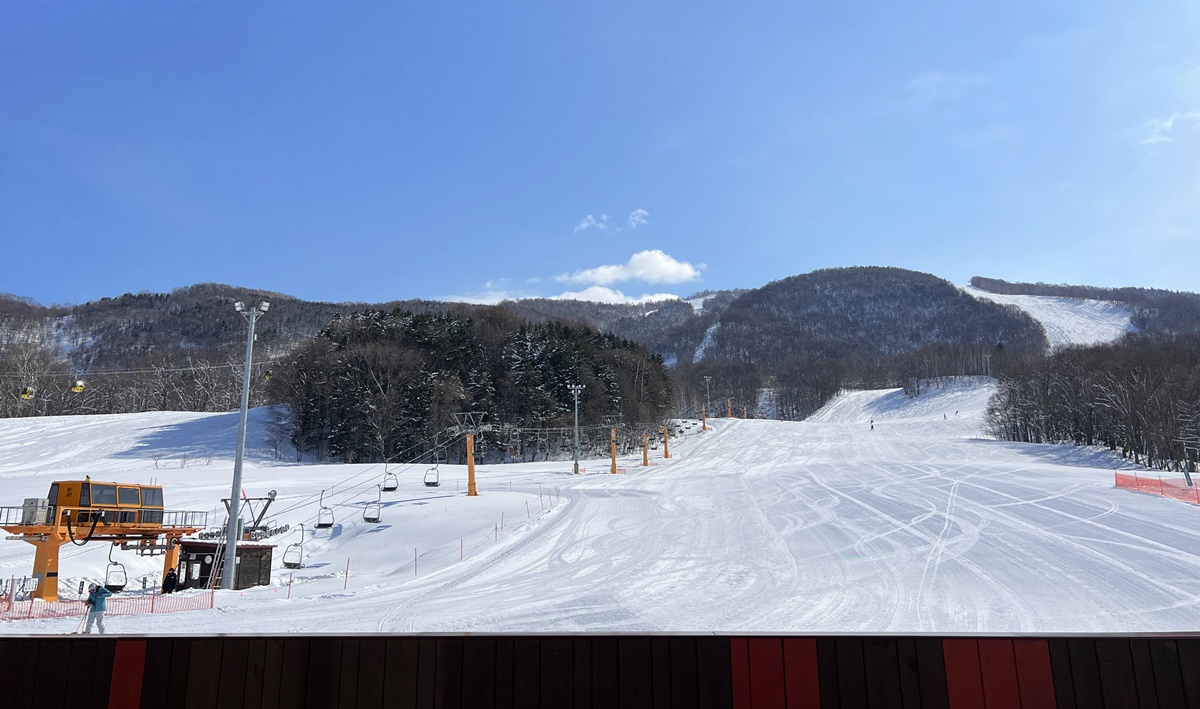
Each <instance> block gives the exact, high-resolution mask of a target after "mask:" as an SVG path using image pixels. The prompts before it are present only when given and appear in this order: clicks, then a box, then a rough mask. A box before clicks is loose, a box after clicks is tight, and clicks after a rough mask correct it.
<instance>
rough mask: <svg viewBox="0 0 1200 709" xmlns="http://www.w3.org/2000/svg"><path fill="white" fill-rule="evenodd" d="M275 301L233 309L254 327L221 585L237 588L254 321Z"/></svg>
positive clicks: (248, 350) (244, 375) (244, 379)
mask: <svg viewBox="0 0 1200 709" xmlns="http://www.w3.org/2000/svg"><path fill="white" fill-rule="evenodd" d="M270 307H271V304H270V303H268V302H267V301H265V300H264V301H263V302H261V303H259V304H258V307H254V306H251V307H250V309H249V310H247V309H246V304H245V303H243V302H242V301H240V300H239V301H238V302H236V303H234V304H233V309H234V310H236V311H238V312H239V313H241V314H242V317H244V318H246V322H248V323H250V327H249V329H248V331H247V333H246V368H245V369H244V370H243V371H242V410H241V415H240V417H239V418H238V432H237V450H236V452H235V453H234V455H233V491H232V492H230V493H229V526H228V527H227V528H226V530H225V564H224V566H223V570H222V572H221V588H224V589H228V590H233V584H234V576H236V575H237V543H238V539H237V533H238V522H239V521H240V520H241V517H240V516H239V514H240V512H239V510H238V503H239V502H240V501H241V499H242V495H241V491H242V458H243V456H244V455H245V454H246V419H247V418H248V417H249V411H250V365H251V362H252V361H253V357H254V323H255V322H257V321H258V319H259V318H261V317H262V316H263V315H265V314H266V313H267V310H269V309H270Z"/></svg>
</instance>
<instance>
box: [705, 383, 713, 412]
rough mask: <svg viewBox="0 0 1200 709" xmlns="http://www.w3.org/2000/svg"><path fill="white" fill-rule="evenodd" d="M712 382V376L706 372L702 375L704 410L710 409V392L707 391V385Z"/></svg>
mask: <svg viewBox="0 0 1200 709" xmlns="http://www.w3.org/2000/svg"><path fill="white" fill-rule="evenodd" d="M711 384H712V377H711V376H710V375H708V374H705V375H704V410H705V411H709V410H711V409H712V392H711V391H709V385H711Z"/></svg>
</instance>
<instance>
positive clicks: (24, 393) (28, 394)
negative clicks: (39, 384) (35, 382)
mask: <svg viewBox="0 0 1200 709" xmlns="http://www.w3.org/2000/svg"><path fill="white" fill-rule="evenodd" d="M35 394H37V389H34V388H33V387H25V388H24V389H22V390H21V398H22V399H24V400H26V401H29V400H30V399H32V398H33V397H34V395H35Z"/></svg>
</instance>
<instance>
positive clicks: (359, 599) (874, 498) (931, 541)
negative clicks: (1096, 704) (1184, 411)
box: [0, 379, 1200, 634]
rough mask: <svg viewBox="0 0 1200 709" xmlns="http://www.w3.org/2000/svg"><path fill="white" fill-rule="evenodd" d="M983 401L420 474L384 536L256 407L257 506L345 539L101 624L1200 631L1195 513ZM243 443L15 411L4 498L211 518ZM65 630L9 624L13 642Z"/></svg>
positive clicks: (94, 561)
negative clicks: (105, 504) (254, 582)
mask: <svg viewBox="0 0 1200 709" xmlns="http://www.w3.org/2000/svg"><path fill="white" fill-rule="evenodd" d="M990 393H991V387H990V385H989V384H988V383H987V382H986V381H985V380H983V379H971V380H962V381H958V382H950V383H948V384H947V385H946V386H945V387H943V388H940V389H931V390H928V391H926V392H925V393H923V394H922V395H921V396H920V397H918V398H916V399H909V398H908V397H905V396H904V395H903V393H901V392H898V391H873V392H847V393H844V394H843V395H841V396H839V397H838V398H837V399H836V400H834V401H832V402H830V404H829V405H828V406H827V407H825V408H824V409H823V410H822V411H820V412H818V413H817V414H816V415H814V416H813V417H812V419H811V420H809V421H806V422H803V423H788V422H779V421H761V420H750V421H743V420H721V419H717V420H710V424H711V425H712V427H713V430H711V431H709V432H707V433H701V432H700V428H699V426H695V427H692V428H687V429H685V431H686V432H685V434H684V435H683V436H682V437H681V438H679V439H676V440H674V441H672V444H671V454H672V456H673V457H672V458H671V459H670V460H663V459H662V458H661V453H662V451H661V449H660V450H658V451H655V452H653V453H652V456H653V462H656V463H658V465H656V466H653V467H649V468H641V467H638V464H639V463H640V456H639V458H638V459H633V458H630V459H623V460H622V461H621V465H622V466H624V467H625V468H626V469H627V474H626V475H615V476H614V475H608V474H603V473H604V472H606V471H607V465H606V461H586V462H585V463H584V467H585V468H586V469H587V472H588V474H587V475H585V476H579V477H575V476H572V475H570V474H569V473H568V470H569V463H568V462H562V463H556V462H550V463H536V464H525V465H510V466H500V465H496V466H484V467H483V468H482V469H481V471H480V474H479V480H480V490H481V494H480V496H478V497H474V498H469V497H466V496H465V494H464V493H463V490H464V489H465V485H463V478H464V476H465V473H464V471H463V469H462V468H457V467H452V466H442V483H443V484H442V486H441V487H440V488H426V487H425V486H424V485H423V484H422V483H421V477H422V475H423V474H424V472H425V468H426V467H428V466H416V467H413V468H409V469H403V470H402V471H401V474H400V480H401V487H400V490H399V491H398V492H396V493H394V494H392V495H390V496H387V497H385V498H384V499H385V501H386V503H385V507H384V509H383V522H382V523H381V524H377V525H376V524H367V523H365V522H363V521H362V519H361V507H360V506H356V505H360V504H361V502H363V501H365V500H367V499H373V498H374V497H375V494H376V493H375V492H374V485H375V484H376V483H377V482H379V480H380V479H381V475H382V469H381V468H379V467H375V466H369V465H313V464H288V463H280V462H275V461H273V460H271V459H270V458H271V456H269V455H267V454H266V452H265V451H264V450H263V449H262V447H261V445H258V446H253V442H255V441H261V440H262V438H263V435H262V433H263V422H264V421H265V416H264V415H262V412H258V411H256V412H255V414H256V424H255V426H254V427H252V429H251V437H250V440H251V442H252V447H253V450H252V455H251V459H250V462H249V464H248V465H247V470H246V478H245V488H246V490H247V494H249V495H251V496H254V495H257V494H262V493H265V492H266V491H267V490H268V489H276V490H278V493H279V499H278V502H277V503H276V506H275V508H274V509H276V510H278V511H279V512H280V516H279V518H278V521H279V522H281V523H284V522H286V523H289V524H292V525H295V524H297V523H299V522H302V521H306V520H307V521H311V520H312V519H313V518H314V517H315V515H316V511H317V509H316V507H317V506H316V495H317V494H318V493H319V491H320V490H321V489H322V488H330V487H331V486H332V485H333V484H334V483H335V482H337V483H338V484H337V486H336V487H334V488H333V490H334V492H333V495H332V498H333V504H334V511H335V512H336V513H337V515H338V524H337V526H335V527H334V529H333V530H324V531H321V532H318V533H317V534H316V535H315V536H314V535H313V534H312V532H311V530H310V531H309V532H308V533H307V534H306V541H305V547H306V553H307V558H306V561H307V563H308V566H307V567H306V568H305V569H303V570H301V571H299V572H297V573H296V576H295V586H294V588H293V597H292V598H291V599H286V598H285V596H286V587H285V586H284V585H283V584H284V583H285V582H286V579H287V572H285V571H284V570H282V569H277V570H276V572H275V586H274V587H269V588H259V589H253V590H248V591H245V592H240V593H239V592H224V591H219V592H217V594H216V599H217V609H216V610H215V611H196V612H189V613H172V614H159V615H153V616H123V617H114V618H112V619H110V621H109V627H110V630H111V631H115V632H122V633H151V634H173V633H199V634H207V633H267V632H322V631H326V632H328V631H333V632H375V631H604V632H607V631H693V632H695V631H725V632H754V631H762V632H914V631H936V632H942V633H952V632H1035V631H1036V632H1058V631H1061V632H1088V631H1197V630H1200V587H1198V586H1197V584H1196V579H1197V578H1198V577H1200V536H1198V535H1197V534H1196V533H1195V530H1196V527H1197V523H1198V522H1200V508H1198V507H1195V506H1192V505H1187V504H1184V503H1181V502H1176V501H1173V500H1169V499H1164V498H1159V497H1155V496H1150V495H1144V494H1138V493H1135V492H1129V491H1126V490H1117V489H1114V487H1113V470H1114V468H1117V467H1121V462H1120V461H1119V460H1117V459H1115V458H1113V457H1111V456H1110V455H1108V454H1107V453H1105V452H1103V451H1094V450H1084V449H1077V448H1068V447H1060V446H1040V445H1027V444H1017V443H1007V442H998V441H992V440H986V439H984V438H981V437H980V430H981V425H982V415H983V411H984V408H985V406H986V403H987V399H988V397H989V396H990ZM872 421H873V425H874V430H872V429H871V425H872V423H871V422H872ZM235 428H236V416H234V415H232V414H222V415H205V414H165V413H163V414H143V415H133V416H97V417H77V418H60V419H10V420H3V421H0V451H2V452H3V453H4V455H3V456H0V481H2V482H0V489H2V490H3V497H4V501H5V503H6V504H20V502H21V500H22V499H23V498H24V497H33V496H42V495H44V494H45V491H46V489H47V487H48V486H49V483H50V481H51V480H53V479H55V478H62V477H67V476H68V475H69V474H72V473H73V474H79V473H84V472H90V473H91V474H92V475H93V477H96V478H97V479H105V478H107V479H118V480H134V481H148V480H150V479H152V478H154V479H157V480H159V481H161V482H162V483H163V484H164V485H165V486H166V498H167V505H168V507H169V508H172V509H206V510H212V511H216V510H217V509H218V508H219V506H220V502H219V498H220V497H222V496H226V495H228V493H229V480H230V469H231V465H230V460H231V459H232V445H231V442H232V440H233V437H234V436H233V434H234V430H235ZM222 442H225V443H222ZM183 448H188V449H190V450H193V451H204V452H206V451H208V450H211V451H212V455H213V457H212V461H211V463H209V464H205V462H204V458H203V453H201V457H200V459H199V462H197V458H196V457H195V456H196V453H195V452H193V453H190V454H189V462H188V466H187V467H186V468H181V467H179V463H180V455H179V453H178V451H179V450H180V449H183ZM156 453H160V454H161V455H160V458H159V468H158V469H155V468H154V461H153V456H154V455H155V454H156ZM168 465H170V466H172V467H165V466H168ZM510 485H511V492H510ZM539 487H540V491H541V493H542V494H541V495H540V496H539ZM526 504H528V512H527V511H526V509H527V508H526ZM501 514H503V515H505V527H504V530H503V531H497V530H496V526H497V525H499V523H500V518H501ZM514 518H515V519H514ZM298 537H299V535H298V534H296V533H293V534H289V535H285V536H284V537H283V538H282V539H279V540H278V542H279V543H282V544H287V543H289V542H294V541H296V540H297V539H298ZM460 540H462V541H461V544H462V550H463V556H464V560H463V561H459V554H460ZM414 548H416V549H417V550H418V553H419V554H420V559H419V560H418V565H417V569H416V573H414V569H413V565H412V557H413V551H414ZM106 553H107V550H106V549H105V548H103V547H102V546H101V545H98V544H91V545H88V546H87V547H83V548H82V549H77V548H74V547H66V548H64V560H63V567H62V570H61V571H62V575H63V577H64V579H65V580H66V583H64V587H65V586H67V585H68V584H73V583H75V582H76V581H77V580H78V579H79V578H81V577H84V576H87V577H91V578H96V577H98V576H99V575H100V574H101V573H102V572H103V569H104V566H105V564H106V563H107V560H106V557H105V555H106ZM125 557H128V558H125ZM118 558H121V559H122V560H123V561H125V562H126V563H127V564H128V565H129V567H130V575H131V576H137V575H140V574H143V573H145V574H150V573H156V572H157V571H158V563H159V560H158V559H155V560H152V561H150V560H138V559H136V557H132V555H130V554H125V555H124V556H123V557H118ZM348 559H349V560H350V564H351V567H350V571H351V573H350V577H349V578H348V579H346V578H345V577H344V575H343V572H344V570H345V566H346V563H347V560H348ZM31 561H32V548H31V547H29V546H28V545H25V544H23V543H21V542H16V541H10V542H6V543H5V544H3V545H0V573H3V574H4V575H6V576H7V575H9V574H17V575H21V574H23V573H27V572H28V569H29V565H30V563H31ZM278 561H279V557H278V555H277V557H276V564H277V565H278ZM343 586H345V587H346V588H343ZM64 590H65V588H64ZM75 624H76V621H75V620H74V619H58V620H33V621H16V622H6V623H0V633H43V632H45V633H56V632H67V631H69V630H71V629H72V628H73V627H74V625H75Z"/></svg>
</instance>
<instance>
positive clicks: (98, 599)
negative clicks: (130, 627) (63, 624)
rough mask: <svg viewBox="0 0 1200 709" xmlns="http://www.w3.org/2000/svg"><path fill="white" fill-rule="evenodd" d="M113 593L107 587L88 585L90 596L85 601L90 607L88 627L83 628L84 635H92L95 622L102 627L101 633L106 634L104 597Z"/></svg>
mask: <svg viewBox="0 0 1200 709" xmlns="http://www.w3.org/2000/svg"><path fill="white" fill-rule="evenodd" d="M111 595H112V591H110V590H108V589H107V588H103V587H101V586H98V585H96V584H92V585H90V586H88V597H87V600H86V601H84V603H86V604H87V607H88V614H87V627H85V628H84V629H83V634H84V635H91V633H92V623H95V624H96V627H98V628H100V634H101V635H104V611H105V610H107V606H106V604H105V602H104V599H106V598H108V597H109V596H111Z"/></svg>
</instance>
